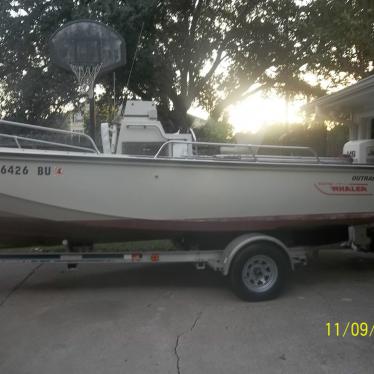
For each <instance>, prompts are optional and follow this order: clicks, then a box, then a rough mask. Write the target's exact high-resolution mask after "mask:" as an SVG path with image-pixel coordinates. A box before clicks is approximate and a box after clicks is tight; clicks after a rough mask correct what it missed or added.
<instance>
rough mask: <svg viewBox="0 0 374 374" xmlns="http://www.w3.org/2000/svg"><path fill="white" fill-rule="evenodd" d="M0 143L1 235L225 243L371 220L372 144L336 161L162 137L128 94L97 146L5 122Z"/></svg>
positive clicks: (144, 105)
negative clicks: (248, 235)
mask: <svg viewBox="0 0 374 374" xmlns="http://www.w3.org/2000/svg"><path fill="white" fill-rule="evenodd" d="M9 129H11V130H12V131H9ZM14 129H21V130H22V134H21V135H19V134H16V133H15V132H14ZM30 129H32V132H33V134H32V135H30V134H26V132H27V131H28V130H30ZM36 132H42V133H47V134H51V135H53V137H48V138H47V139H46V137H44V138H41V137H37V136H36V135H35V133H36ZM61 137H64V138H65V139H64V140H61V139H57V138H61ZM66 139H68V140H69V142H66ZM78 140H79V142H78ZM0 141H1V142H2V146H1V148H0V241H1V242H3V243H13V244H14V243H21V242H27V243H31V242H35V243H36V242H39V243H40V242H46V243H52V242H56V243H58V242H61V241H63V240H68V241H70V242H73V243H87V242H90V243H91V242H111V241H119V240H121V241H122V240H134V239H141V240H144V239H151V238H181V239H184V240H188V239H189V238H194V239H195V240H196V241H197V242H199V241H200V242H203V241H205V242H206V241H209V242H210V243H214V244H215V245H217V243H218V244H222V245H224V244H225V243H227V241H228V240H230V239H231V238H232V237H235V236H237V235H238V234H240V233H244V232H256V231H261V232H271V233H272V234H273V235H275V236H277V235H279V236H282V237H283V239H284V240H286V242H287V241H288V242H289V241H295V242H302V241H303V240H306V237H308V240H309V241H310V240H312V239H313V237H315V234H316V232H318V233H326V235H329V236H330V237H331V241H332V240H335V236H340V235H346V228H347V226H349V225H356V224H372V223H373V222H374V197H373V196H374V166H373V165H372V164H370V162H371V159H370V150H371V149H373V148H372V147H373V146H374V141H372V140H371V141H370V140H366V141H355V142H349V143H347V145H346V146H345V148H344V153H345V156H344V157H342V158H320V157H318V156H317V155H316V154H315V152H314V151H313V150H311V149H310V148H307V147H276V146H258V145H247V144H218V143H203V142H197V141H196V140H195V139H194V136H193V134H167V133H165V132H164V131H163V128H162V126H161V124H160V122H158V121H157V113H156V112H155V109H154V104H153V103H151V102H133V101H129V102H128V103H127V106H126V110H125V113H124V115H123V116H122V117H120V118H119V123H118V124H114V125H108V124H103V125H102V143H103V144H102V146H103V149H104V152H99V151H98V149H97V147H96V145H95V144H94V143H93V141H92V139H90V138H89V137H88V136H86V135H82V134H73V133H70V132H67V131H62V130H54V129H45V128H41V127H36V126H31V125H25V124H20V123H14V122H9V121H4V120H3V121H1V124H0ZM83 142H85V144H84V145H82V144H83ZM291 232H292V235H291V234H290V233H291ZM343 232H344V234H342V233H343ZM323 242H326V238H324V239H323Z"/></svg>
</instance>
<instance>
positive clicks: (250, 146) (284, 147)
mask: <svg viewBox="0 0 374 374" xmlns="http://www.w3.org/2000/svg"><path fill="white" fill-rule="evenodd" d="M170 144H191V145H193V146H199V145H207V146H220V147H233V148H238V149H239V148H246V149H248V150H250V152H251V154H250V155H251V156H252V158H253V161H257V156H258V154H257V153H258V150H259V149H260V148H264V149H275V150H277V149H278V150H288V151H292V150H294V151H296V150H298V151H307V152H309V153H311V154H312V156H313V157H314V158H315V159H316V162H318V163H319V162H320V158H319V156H318V154H317V152H316V151H315V150H314V149H313V148H311V147H302V146H291V145H290V146H287V145H257V144H241V143H239V144H232V143H211V142H194V141H183V140H169V141H167V142H165V143H164V144H162V145H161V147H160V148H159V149H158V151H157V153H156V154H155V155H154V158H159V156H160V154H161V152H162V151H163V150H164V149H165V148H166V147H167V146H168V145H170ZM254 149H257V151H255V150H254ZM238 156H240V154H238Z"/></svg>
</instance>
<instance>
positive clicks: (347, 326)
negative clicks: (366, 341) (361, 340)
mask: <svg viewBox="0 0 374 374" xmlns="http://www.w3.org/2000/svg"><path fill="white" fill-rule="evenodd" d="M326 333H327V336H336V337H341V338H345V337H348V336H354V337H356V336H362V337H369V338H371V337H372V336H374V323H370V322H362V321H361V322H351V321H348V322H345V323H342V322H327V323H326Z"/></svg>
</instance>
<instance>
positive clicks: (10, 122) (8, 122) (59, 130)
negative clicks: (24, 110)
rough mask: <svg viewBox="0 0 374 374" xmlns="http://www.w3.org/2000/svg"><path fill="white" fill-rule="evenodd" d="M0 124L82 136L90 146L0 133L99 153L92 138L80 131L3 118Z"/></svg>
mask: <svg viewBox="0 0 374 374" xmlns="http://www.w3.org/2000/svg"><path fill="white" fill-rule="evenodd" d="M0 124H4V125H11V126H15V127H21V128H26V129H31V130H40V131H45V132H50V133H56V134H63V135H69V136H75V137H77V136H78V137H82V138H85V139H87V140H88V142H89V143H90V144H91V145H92V148H87V147H80V146H75V145H71V144H65V143H56V142H50V141H47V140H40V139H35V138H28V137H21V136H18V135H9V134H2V133H0V135H1V136H5V137H12V138H13V139H15V138H17V139H22V140H27V141H31V142H36V143H43V144H50V145H54V146H60V147H64V148H72V149H79V150H85V151H87V150H88V151H90V152H95V153H100V151H99V149H98V148H97V146H96V144H95V142H94V141H93V139H92V138H91V137H90V136H88V135H86V134H81V133H79V134H78V133H76V132H73V131H68V130H61V129H55V128H49V127H43V126H37V125H30V124H28V123H23V122H15V121H7V120H4V119H0ZM15 142H16V144H17V146H18V148H22V147H21V146H20V145H19V143H18V142H17V140H15Z"/></svg>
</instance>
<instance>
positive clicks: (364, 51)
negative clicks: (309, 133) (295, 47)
mask: <svg viewBox="0 0 374 374" xmlns="http://www.w3.org/2000/svg"><path fill="white" fill-rule="evenodd" d="M301 12H302V14H303V27H300V28H299V32H298V39H299V40H300V42H301V43H302V45H301V46H300V50H301V54H302V56H303V57H302V58H303V61H304V64H305V65H304V70H305V71H309V72H313V73H314V74H316V75H318V76H319V77H320V80H327V81H328V82H330V86H331V87H335V86H336V85H338V84H344V83H350V82H351V81H352V79H361V78H364V77H366V76H368V75H370V74H373V67H374V66H373V61H374V44H373V42H372V41H373V40H374V7H373V2H372V1H371V0H353V1H347V0H345V1H342V0H328V1H326V0H314V1H312V2H311V3H310V4H308V5H307V6H304V7H302V9H301Z"/></svg>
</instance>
